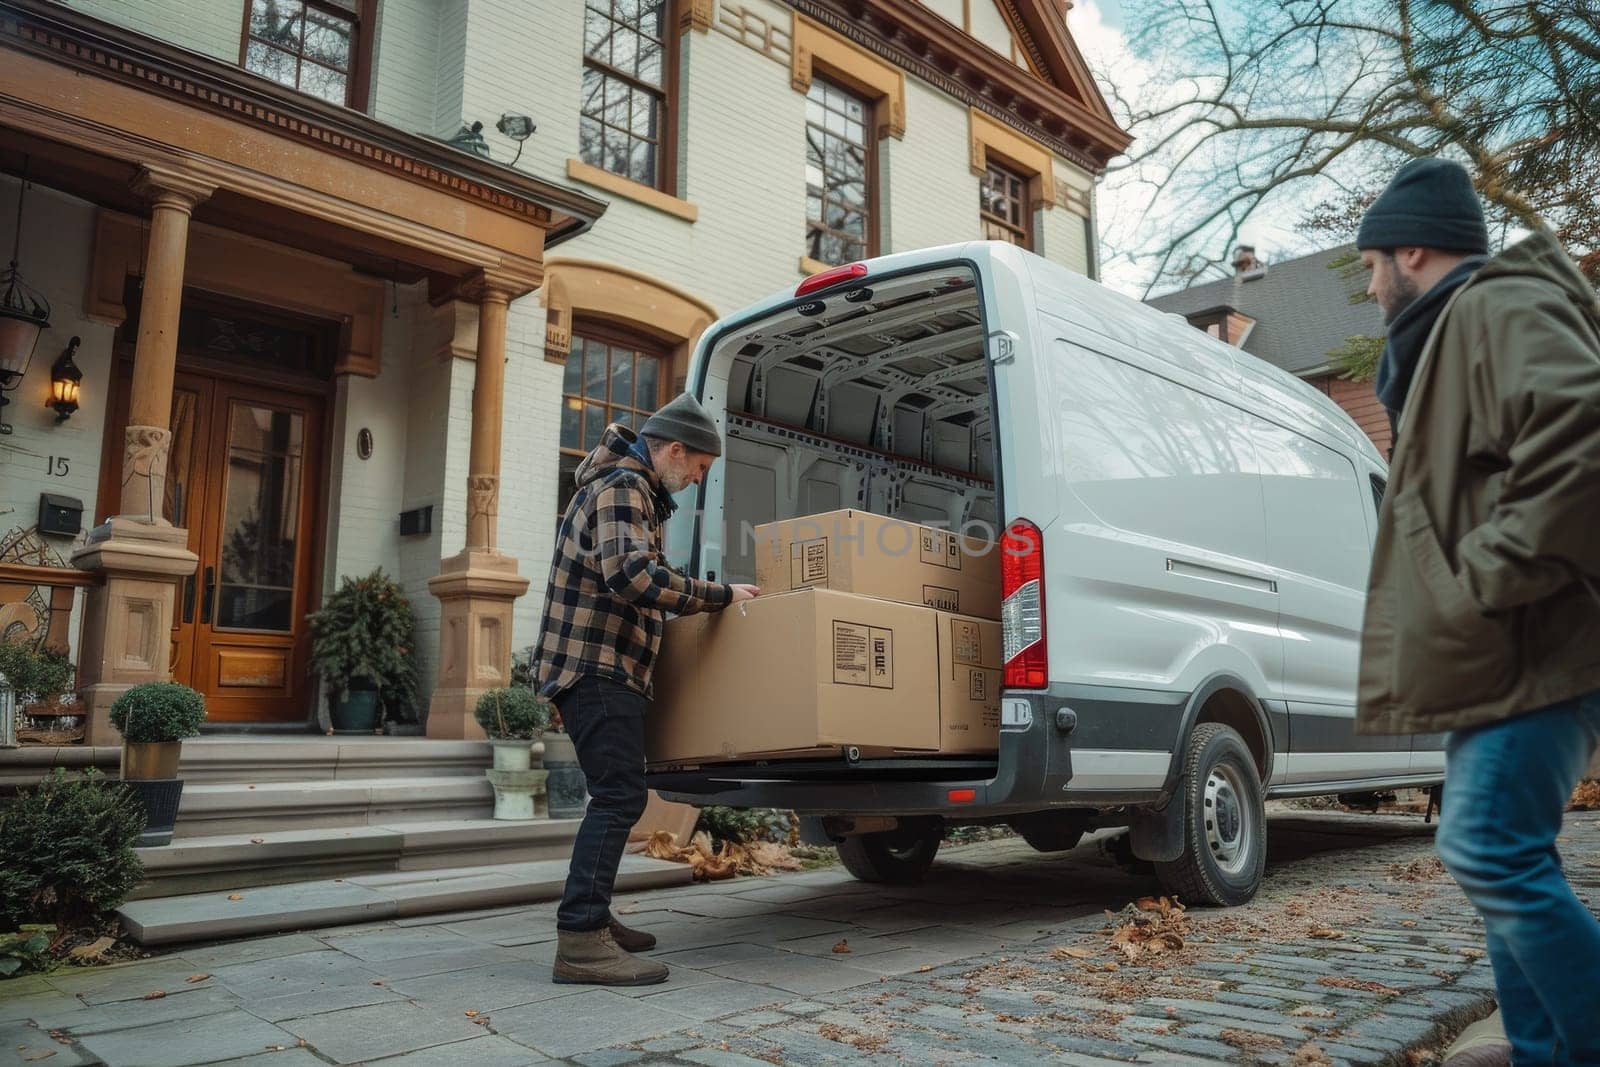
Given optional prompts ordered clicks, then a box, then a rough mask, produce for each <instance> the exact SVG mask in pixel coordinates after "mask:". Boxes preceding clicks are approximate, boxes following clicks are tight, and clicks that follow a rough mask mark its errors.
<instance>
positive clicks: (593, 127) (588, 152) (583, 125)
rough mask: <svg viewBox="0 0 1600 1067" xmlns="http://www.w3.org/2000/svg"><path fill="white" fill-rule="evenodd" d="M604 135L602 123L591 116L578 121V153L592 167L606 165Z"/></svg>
mask: <svg viewBox="0 0 1600 1067" xmlns="http://www.w3.org/2000/svg"><path fill="white" fill-rule="evenodd" d="M604 143H605V142H604V140H603V135H602V134H601V132H600V123H598V122H596V121H595V120H594V119H591V118H584V119H582V120H581V121H580V122H579V123H578V155H579V156H581V157H582V159H583V161H584V162H585V163H587V164H589V165H590V166H591V167H601V166H604V165H605V153H604V151H603V146H604Z"/></svg>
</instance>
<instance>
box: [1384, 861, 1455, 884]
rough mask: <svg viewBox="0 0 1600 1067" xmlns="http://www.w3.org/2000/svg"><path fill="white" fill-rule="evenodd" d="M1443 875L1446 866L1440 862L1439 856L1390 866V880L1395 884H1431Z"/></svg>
mask: <svg viewBox="0 0 1600 1067" xmlns="http://www.w3.org/2000/svg"><path fill="white" fill-rule="evenodd" d="M1443 874H1444V864H1443V863H1441V862H1439V857H1438V856H1426V857H1424V858H1422V859H1420V860H1412V861H1411V862H1410V863H1391V864H1390V865H1389V880H1390V881H1393V882H1431V881H1433V880H1434V879H1435V878H1438V877H1441V876H1442V875H1443Z"/></svg>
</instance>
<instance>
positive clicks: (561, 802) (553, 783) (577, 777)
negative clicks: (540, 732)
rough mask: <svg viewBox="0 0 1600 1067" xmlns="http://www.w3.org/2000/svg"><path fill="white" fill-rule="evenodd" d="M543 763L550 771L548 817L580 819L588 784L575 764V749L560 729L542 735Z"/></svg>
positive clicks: (576, 763)
mask: <svg viewBox="0 0 1600 1067" xmlns="http://www.w3.org/2000/svg"><path fill="white" fill-rule="evenodd" d="M544 766H545V770H547V771H549V772H550V782H549V789H550V817H551V818H552V819H581V818H583V804H584V798H585V797H586V796H587V792H588V791H587V783H586V782H585V781H584V777H583V769H582V768H580V767H579V766H578V750H577V749H576V748H574V747H573V744H572V738H570V737H568V736H567V735H566V734H565V733H562V732H559V731H558V732H555V733H547V734H545V735H544Z"/></svg>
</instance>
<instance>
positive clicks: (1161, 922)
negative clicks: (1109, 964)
mask: <svg viewBox="0 0 1600 1067" xmlns="http://www.w3.org/2000/svg"><path fill="white" fill-rule="evenodd" d="M1107 917H1108V918H1110V919H1111V921H1112V922H1113V923H1116V924H1117V926H1116V929H1115V930H1114V931H1113V933H1112V935H1111V944H1112V945H1113V946H1114V947H1115V948H1116V949H1117V950H1118V951H1120V952H1121V953H1122V954H1123V955H1124V956H1126V957H1127V958H1128V959H1129V960H1130V961H1133V960H1137V959H1139V958H1141V957H1142V956H1145V955H1161V954H1163V953H1166V952H1178V951H1181V950H1182V949H1183V946H1184V938H1185V937H1186V936H1188V934H1189V917H1188V915H1187V913H1185V911H1184V909H1183V905H1182V904H1180V903H1178V902H1177V901H1176V900H1173V899H1172V898H1171V897H1140V898H1139V899H1138V900H1136V901H1134V902H1133V903H1132V904H1129V905H1128V906H1126V907H1125V908H1123V909H1122V911H1121V912H1120V913H1118V914H1115V915H1113V914H1111V913H1109V912H1108V913H1107Z"/></svg>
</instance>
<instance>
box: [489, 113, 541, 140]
mask: <svg viewBox="0 0 1600 1067" xmlns="http://www.w3.org/2000/svg"><path fill="white" fill-rule="evenodd" d="M494 128H495V129H497V130H499V131H500V132H501V133H503V134H505V135H506V136H507V137H509V138H511V139H512V140H513V141H526V140H527V139H528V138H529V137H532V136H533V131H535V130H537V129H538V128H539V126H538V124H537V123H536V122H534V121H533V119H531V118H529V117H528V116H527V115H511V114H505V115H501V116H500V121H499V122H497V123H495V124H494Z"/></svg>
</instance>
